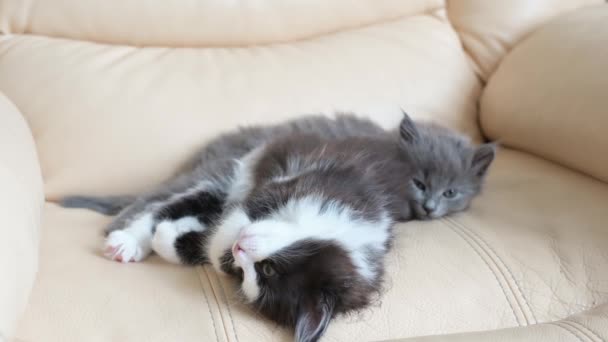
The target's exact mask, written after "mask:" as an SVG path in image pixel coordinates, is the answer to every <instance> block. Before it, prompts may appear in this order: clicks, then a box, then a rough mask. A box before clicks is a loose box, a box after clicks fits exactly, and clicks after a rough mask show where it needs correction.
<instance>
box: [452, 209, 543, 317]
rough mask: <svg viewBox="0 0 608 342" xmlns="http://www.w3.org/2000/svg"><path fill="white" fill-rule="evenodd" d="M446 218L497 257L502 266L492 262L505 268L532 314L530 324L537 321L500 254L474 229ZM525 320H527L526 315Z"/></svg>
mask: <svg viewBox="0 0 608 342" xmlns="http://www.w3.org/2000/svg"><path fill="white" fill-rule="evenodd" d="M446 219H447V220H449V221H451V222H452V223H453V224H455V225H457V226H459V227H460V228H461V229H463V230H466V231H468V232H469V233H470V234H471V235H473V236H474V237H475V238H477V240H479V241H480V242H482V243H483V244H484V245H485V246H486V248H487V249H489V251H490V252H491V253H489V254H493V255H494V256H495V257H496V259H498V261H500V264H502V267H501V265H498V263H496V261H494V262H495V263H496V266H498V268H499V269H503V270H506V271H507V273H508V274H509V276H510V278H511V280H512V283H513V287H515V289H516V290H517V292H518V293H519V295H520V296H521V298H522V300H523V302H524V304H525V305H526V307H527V309H528V311H529V312H530V315H531V316H532V317H531V318H532V324H536V323H538V320H537V319H536V315H535V314H534V311H532V307H531V306H530V303H529V302H528V299H526V296H524V293H523V291H522V290H521V288H520V287H519V285H518V283H517V281H516V280H515V276H513V272H512V271H511V268H509V266H507V263H506V262H505V261H504V260H503V259H502V258H501V257H500V255H499V254H498V253H497V252H496V250H495V249H494V248H493V247H492V245H490V244H489V243H488V242H487V241H486V240H485V239H484V238H482V237H481V236H480V235H479V234H478V233H476V232H475V231H473V230H471V229H469V228H467V227H466V226H464V225H462V224H460V223H459V222H456V221H455V220H453V219H450V218H446ZM505 280H507V281H508V279H507V277H506V276H505ZM509 283H510V282H509ZM509 285H511V284H509ZM509 287H511V286H509ZM516 299H517V297H516ZM518 304H519V301H518ZM520 306H521V305H520ZM523 311H524V310H523V308H522V312H523ZM524 315H525V313H524ZM526 321H528V318H527V317H526ZM528 323H529V322H528Z"/></svg>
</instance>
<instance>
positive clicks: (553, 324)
mask: <svg viewBox="0 0 608 342" xmlns="http://www.w3.org/2000/svg"><path fill="white" fill-rule="evenodd" d="M545 324H546V325H552V326H554V327H558V328H560V329H562V330H565V331H567V332H568V333H569V334H570V335H572V336H574V337H576V339H577V340H579V341H581V342H585V341H584V340H583V339H582V338H581V337H580V336H579V335H578V334H577V333H576V332H574V331H572V330H570V329H569V328H566V327H563V326H562V325H561V324H559V323H557V322H551V323H545Z"/></svg>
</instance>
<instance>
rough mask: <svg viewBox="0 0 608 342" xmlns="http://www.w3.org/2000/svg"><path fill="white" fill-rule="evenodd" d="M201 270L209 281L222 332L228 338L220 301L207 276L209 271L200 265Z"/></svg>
mask: <svg viewBox="0 0 608 342" xmlns="http://www.w3.org/2000/svg"><path fill="white" fill-rule="evenodd" d="M202 269H203V272H205V276H206V277H207V280H208V281H209V285H210V286H211V291H212V292H213V297H214V298H215V302H216V303H217V306H218V311H219V312H220V319H221V320H222V328H224V334H225V336H226V340H229V337H228V329H226V322H224V317H223V315H222V313H221V311H222V310H221V307H220V301H219V298H218V294H217V293H216V291H215V289H214V288H213V283H212V282H211V277H210V276H209V273H208V272H207V267H206V266H202Z"/></svg>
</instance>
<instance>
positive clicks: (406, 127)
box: [399, 109, 418, 142]
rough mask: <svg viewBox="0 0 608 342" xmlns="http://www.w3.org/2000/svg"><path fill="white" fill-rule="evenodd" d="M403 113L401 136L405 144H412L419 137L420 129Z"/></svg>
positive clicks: (400, 125)
mask: <svg viewBox="0 0 608 342" xmlns="http://www.w3.org/2000/svg"><path fill="white" fill-rule="evenodd" d="M401 112H402V113H403V119H401V123H400V124H399V134H400V135H401V139H402V140H404V141H405V142H412V141H414V140H415V139H416V138H417V137H418V129H417V128H416V124H415V123H414V121H412V119H411V118H410V116H409V115H407V113H406V112H405V111H404V110H403V109H402V110H401Z"/></svg>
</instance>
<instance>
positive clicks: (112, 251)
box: [103, 230, 149, 263]
mask: <svg viewBox="0 0 608 342" xmlns="http://www.w3.org/2000/svg"><path fill="white" fill-rule="evenodd" d="M103 252H104V255H105V256H106V257H107V258H109V259H111V260H114V261H118V262H122V263H128V262H138V261H141V260H143V259H144V258H145V257H146V256H147V255H148V253H149V251H146V249H145V248H142V246H140V245H139V243H138V242H137V239H136V238H135V237H134V236H133V235H131V234H129V233H127V232H125V231H124V230H115V231H113V232H111V233H110V235H108V238H107V239H106V242H105V248H104V250H103Z"/></svg>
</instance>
